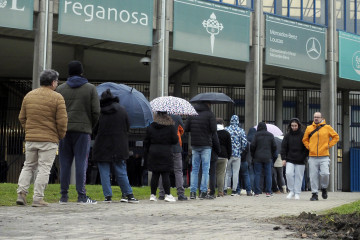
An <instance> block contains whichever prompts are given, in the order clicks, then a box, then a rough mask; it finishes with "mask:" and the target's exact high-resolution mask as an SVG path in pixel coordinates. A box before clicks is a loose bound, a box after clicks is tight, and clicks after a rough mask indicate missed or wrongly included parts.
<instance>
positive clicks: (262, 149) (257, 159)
mask: <svg viewBox="0 0 360 240" xmlns="http://www.w3.org/2000/svg"><path fill="white" fill-rule="evenodd" d="M250 151H251V156H252V158H253V162H254V171H255V197H258V196H259V194H260V193H261V189H260V175H261V171H262V168H263V167H264V170H265V182H266V184H265V193H266V197H270V196H271V184H272V181H271V180H272V179H271V167H272V161H273V160H274V159H276V158H277V153H276V143H275V139H274V135H272V134H271V133H270V132H268V131H267V127H266V124H265V123H264V122H260V123H259V124H258V126H257V132H256V133H255V136H254V139H253V141H252V142H251V145H250Z"/></svg>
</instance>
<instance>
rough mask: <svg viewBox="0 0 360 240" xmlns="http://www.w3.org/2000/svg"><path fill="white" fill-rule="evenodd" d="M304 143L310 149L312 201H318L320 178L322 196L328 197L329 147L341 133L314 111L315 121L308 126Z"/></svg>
mask: <svg viewBox="0 0 360 240" xmlns="http://www.w3.org/2000/svg"><path fill="white" fill-rule="evenodd" d="M302 141H303V143H304V145H305V147H306V148H307V149H308V150H309V174H310V183H311V192H312V197H311V198H310V201H317V200H319V199H318V191H319V180H320V187H321V192H322V194H321V196H322V198H323V199H327V197H328V195H327V187H328V185H329V176H330V171H329V165H330V153H329V149H330V148H331V147H332V146H334V145H335V144H336V143H337V142H338V141H339V135H338V134H337V133H336V132H335V130H334V129H333V128H332V127H331V126H330V125H327V124H326V122H325V119H323V118H322V115H321V113H320V112H316V113H314V122H313V123H312V125H310V126H308V127H307V128H306V131H305V134H304V137H303V140H302Z"/></svg>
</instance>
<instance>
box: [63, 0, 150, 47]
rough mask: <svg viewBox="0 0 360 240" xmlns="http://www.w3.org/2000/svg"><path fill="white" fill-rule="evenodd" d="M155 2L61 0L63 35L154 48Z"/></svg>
mask: <svg viewBox="0 0 360 240" xmlns="http://www.w3.org/2000/svg"><path fill="white" fill-rule="evenodd" d="M153 4H154V1H153V0H121V1H119V0H102V1H100V0H76V1H72V0H59V26H58V32H59V33H60V34H67V35H73V36H80V37H88V38H95V39H103V40H110V41H115V42H124V43H131V44H138V45H146V46H152V30H153V7H154V6H153Z"/></svg>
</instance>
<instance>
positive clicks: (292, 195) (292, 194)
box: [286, 192, 295, 199]
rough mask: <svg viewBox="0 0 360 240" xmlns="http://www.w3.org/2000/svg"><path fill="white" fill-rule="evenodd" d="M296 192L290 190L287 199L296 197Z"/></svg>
mask: <svg viewBox="0 0 360 240" xmlns="http://www.w3.org/2000/svg"><path fill="white" fill-rule="evenodd" d="M294 195H295V193H294V192H289V194H288V195H287V196H286V198H287V199H291V198H292V197H294Z"/></svg>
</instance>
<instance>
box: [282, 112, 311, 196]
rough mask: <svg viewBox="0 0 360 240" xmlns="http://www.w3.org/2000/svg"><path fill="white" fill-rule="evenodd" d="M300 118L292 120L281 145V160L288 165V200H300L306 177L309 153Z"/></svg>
mask: <svg viewBox="0 0 360 240" xmlns="http://www.w3.org/2000/svg"><path fill="white" fill-rule="evenodd" d="M301 127H302V125H301V123H300V120H299V119H298V118H293V119H291V120H290V123H289V126H288V133H287V134H286V135H285V137H284V140H283V141H282V144H281V159H282V160H283V162H284V163H286V180H287V185H288V188H289V190H290V193H289V194H288V195H287V198H288V199H291V198H292V197H294V196H295V199H296V200H298V199H300V193H301V185H302V181H303V177H304V171H305V164H306V159H307V156H308V155H309V151H308V150H307V149H306V147H305V146H304V144H303V142H302V139H303V137H304V131H303V130H302V129H301Z"/></svg>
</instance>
